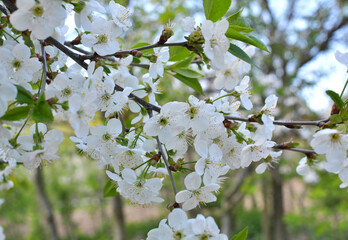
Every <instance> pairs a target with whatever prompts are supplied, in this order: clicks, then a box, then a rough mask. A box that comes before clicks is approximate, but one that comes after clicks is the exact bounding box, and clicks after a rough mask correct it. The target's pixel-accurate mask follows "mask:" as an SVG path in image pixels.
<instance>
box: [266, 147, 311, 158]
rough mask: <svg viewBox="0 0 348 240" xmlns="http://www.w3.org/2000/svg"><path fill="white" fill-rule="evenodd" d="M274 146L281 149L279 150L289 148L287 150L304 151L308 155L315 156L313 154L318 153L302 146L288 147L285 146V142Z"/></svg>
mask: <svg viewBox="0 0 348 240" xmlns="http://www.w3.org/2000/svg"><path fill="white" fill-rule="evenodd" d="M273 148H274V149H279V150H287V151H293V152H299V153H303V154H305V155H306V156H307V157H313V156H315V155H317V153H316V152H315V151H313V150H308V149H302V148H287V147H284V144H277V145H275V146H273Z"/></svg>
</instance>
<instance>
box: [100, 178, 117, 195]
mask: <svg viewBox="0 0 348 240" xmlns="http://www.w3.org/2000/svg"><path fill="white" fill-rule="evenodd" d="M103 193H104V197H115V196H116V195H117V194H118V192H117V191H116V188H115V184H114V183H113V182H112V181H107V182H106V183H105V185H104V190H103Z"/></svg>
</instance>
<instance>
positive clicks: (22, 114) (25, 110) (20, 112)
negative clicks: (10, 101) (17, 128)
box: [0, 106, 30, 121]
mask: <svg viewBox="0 0 348 240" xmlns="http://www.w3.org/2000/svg"><path fill="white" fill-rule="evenodd" d="M29 111H30V107H29V106H21V107H16V108H12V109H9V110H7V112H6V113H5V115H4V116H2V117H1V118H0V119H1V120H4V121H18V120H21V119H24V118H26V117H27V116H28V114H29Z"/></svg>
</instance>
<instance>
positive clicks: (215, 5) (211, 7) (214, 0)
mask: <svg viewBox="0 0 348 240" xmlns="http://www.w3.org/2000/svg"><path fill="white" fill-rule="evenodd" d="M231 2H232V0H203V7H204V14H205V17H206V18H207V19H208V20H211V21H213V22H216V21H218V20H220V19H221V18H222V17H223V16H224V15H225V14H226V13H227V11H228V9H229V8H230V6H231Z"/></svg>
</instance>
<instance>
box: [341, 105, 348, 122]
mask: <svg viewBox="0 0 348 240" xmlns="http://www.w3.org/2000/svg"><path fill="white" fill-rule="evenodd" d="M340 115H341V118H342V119H343V121H346V120H348V107H346V108H345V109H344V110H343V111H342V112H341V113H340Z"/></svg>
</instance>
